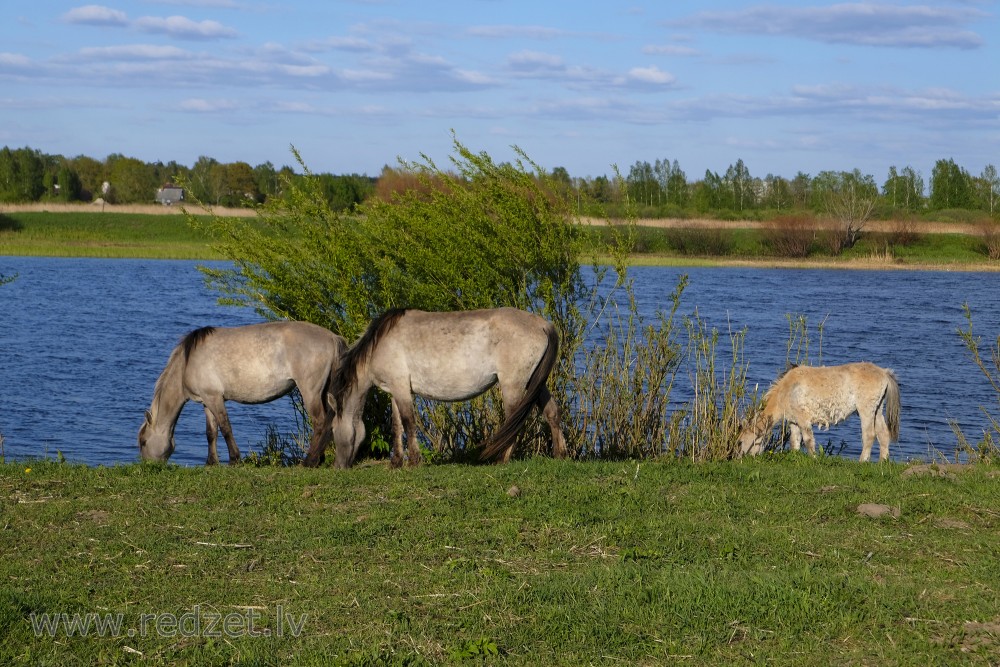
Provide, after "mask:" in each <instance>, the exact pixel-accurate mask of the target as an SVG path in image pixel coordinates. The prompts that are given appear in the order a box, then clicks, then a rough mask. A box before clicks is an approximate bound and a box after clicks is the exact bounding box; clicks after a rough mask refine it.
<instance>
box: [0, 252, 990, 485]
mask: <svg viewBox="0 0 1000 667" xmlns="http://www.w3.org/2000/svg"><path fill="white" fill-rule="evenodd" d="M198 264H199V263H198V262H190V261H163V260H117V259H116V260H104V259H60V258H32V257H0V273H3V274H5V275H10V274H13V273H17V274H19V275H18V278H17V280H15V281H14V282H13V283H10V284H8V285H5V286H3V287H0V433H2V434H3V435H4V437H5V443H4V449H5V454H6V456H7V458H8V460H10V459H11V458H14V459H18V458H24V457H29V456H55V454H56V452H57V451H58V452H61V453H62V454H63V455H64V456H66V457H67V458H68V459H69V460H71V461H77V462H83V463H87V464H92V465H97V464H104V465H111V464H116V463H128V462H132V461H135V460H137V454H138V450H137V446H136V434H137V432H138V429H139V426H140V425H141V423H142V414H143V410H144V409H145V408H147V407H148V406H149V402H150V400H151V398H152V393H153V385H154V383H155V382H156V378H157V377H158V376H159V373H160V371H161V370H162V369H163V365H164V364H165V363H166V360H167V357H168V356H169V354H170V351H171V349H172V348H173V346H174V345H175V344H176V343H177V341H178V339H179V338H180V337H181V336H182V335H183V334H184V333H186V332H187V331H190V330H191V329H194V328H197V327H200V326H204V325H209V324H211V325H220V326H238V325H242V324H249V323H251V322H257V321H260V318H259V317H258V316H257V315H256V314H255V313H253V312H252V311H250V310H247V309H241V308H234V307H230V306H221V305H218V304H217V303H216V298H217V294H216V293H214V292H212V291H210V290H208V289H207V288H206V287H205V286H204V283H203V281H202V277H201V274H200V273H199V272H198V271H197V270H196V266H197V265H198ZM200 264H206V265H210V266H223V265H222V264H219V263H211V262H201V263H200ZM682 273H687V274H688V275H689V277H690V282H689V285H688V288H687V289H686V290H685V293H684V297H683V300H682V306H681V310H680V314H681V315H687V316H690V315H692V314H693V313H694V312H695V310H697V312H698V315H699V316H700V317H701V319H702V320H703V321H706V322H707V323H708V324H709V325H710V326H712V327H715V328H717V329H719V331H720V334H721V336H720V343H719V346H718V348H717V353H716V354H717V366H718V368H719V369H720V370H722V369H728V358H729V357H728V355H729V343H728V332H729V331H739V330H741V329H743V328H744V327H746V328H747V334H746V338H745V344H744V358H745V360H746V361H747V362H748V363H749V377H750V381H751V386H752V385H753V384H754V383H756V384H758V385H759V387H760V389H761V391H763V390H764V389H766V387H767V386H768V385H769V384H770V383H771V382H772V381H773V380H774V378H775V377H776V376H777V375H778V374H779V373H780V372H781V370H782V369H783V368H784V365H785V359H786V345H787V341H788V334H789V323H788V320H787V318H786V314H788V313H792V314H795V315H799V314H801V315H805V316H806V317H807V320H808V323H809V334H810V338H811V347H810V356H811V358H812V360H813V363H816V362H817V361H818V358H817V357H818V353H819V349H818V348H819V342H820V341H819V333H818V331H817V329H816V327H817V325H818V324H820V323H821V322H822V323H823V327H824V328H823V334H822V362H823V363H825V364H828V365H830V364H840V363H846V362H849V361H860V360H867V361H872V362H874V363H876V364H878V365H880V366H886V367H889V368H892V369H894V370H895V371H896V374H897V376H898V378H899V381H900V389H901V392H902V397H903V417H902V428H901V437H900V442H899V443H897V444H896V445H894V446H893V449H892V456H893V458H896V459H900V460H905V459H909V458H924V459H926V458H929V457H930V456H931V453H932V451H935V450H936V451H939V452H941V453H944V454H946V455H949V456H950V455H952V454H953V453H954V449H955V444H956V440H955V436H954V435H953V434H952V431H951V428H950V427H949V425H948V421H949V420H950V419H955V420H957V421H958V422H959V423H960V425H961V426H962V428H963V429H964V430H965V432H966V434H967V435H968V436H969V437H970V438H971V439H975V438H978V437H979V436H980V435H981V433H982V430H983V429H984V428H985V427H986V426H987V420H986V418H985V417H984V416H983V414H982V412H981V410H980V406H985V407H987V408H988V409H990V410H991V411H992V412H993V413H994V414H1000V408H998V402H997V396H996V394H995V392H994V391H993V390H992V388H991V387H990V386H989V384H988V383H987V382H986V380H985V378H983V377H982V375H981V373H980V372H979V370H978V369H977V368H976V367H975V366H974V365H973V363H972V362H971V360H970V359H969V356H968V354H967V352H966V351H965V348H964V347H963V345H962V342H961V340H960V339H959V337H958V335H957V334H956V333H955V330H956V329H957V328H958V327H962V326H964V325H965V320H964V318H963V316H962V304H963V303H964V302H968V304H969V305H970V307H971V308H972V310H973V317H974V325H975V328H976V330H977V331H978V332H979V333H980V334H982V335H983V337H984V343H985V344H986V347H987V349H989V347H990V345H991V344H995V341H996V336H997V334H998V333H1000V273H963V272H923V271H853V270H851V271H842V270H785V269H751V268H718V269H717V268H691V269H683V270H681V269H673V268H636V269H632V270H631V275H632V276H633V277H634V278H635V281H636V282H635V285H636V296H637V298H638V302H639V306H640V309H641V310H642V311H643V312H645V313H647V314H652V312H653V311H654V310H655V309H656V308H669V305H670V295H671V293H672V292H673V291H674V289H675V287H676V284H677V280H678V278H679V276H680V275H681V274H682ZM686 381H687V378H686V377H684V376H683V375H682V377H679V378H678V384H679V386H678V387H677V389H676V390H675V391H676V395H677V396H683V395H684V391H685V389H684V384H685V382H686ZM230 416H231V418H232V422H233V429H234V432H235V434H236V438H237V441H238V442H239V444H240V448H241V450H242V451H243V452H244V453H245V452H247V451H248V450H249V449H251V448H255V449H258V450H259V448H260V443H261V442H262V441H263V439H264V437H265V432H266V428H267V426H268V424H272V423H273V424H276V425H277V426H278V428H279V429H280V430H282V431H285V432H289V431H294V430H295V416H294V410H293V408H292V405H291V403H290V401H289V400H288V399H282V400H280V401H277V402H275V403H272V404H267V405H258V406H241V405H239V404H231V405H230ZM204 429H205V422H204V413H203V412H202V410H201V407H200V406H199V405H197V404H194V403H189V404H188V405H187V407H186V408H185V409H184V412H183V413H182V414H181V420H180V422H179V423H178V427H177V432H176V441H177V451H176V452H175V454H174V456H173V457H172V458H171V461H172V462H176V463H180V464H185V465H195V464H201V463H203V462H204V460H205V456H206V450H207V448H206V444H205V435H204ZM817 439H818V440H819V442H821V443H832V444H833V445H834V446H835V448H838V447H839V446H840V444H841V443H842V442H844V443H846V447H845V448H844V449H843V450H842V454H843V455H844V456H850V457H853V458H856V457H857V456H858V453H859V452H860V430H859V425H858V421H857V418H856V417H853V418H851V419H850V420H848V422H847V423H845V424H844V425H842V426H839V427H834V428H832V429H830V431H829V432H818V433H817ZM220 454H221V456H222V457H223V460H225V456H226V455H225V447H224V446H222V447H221V448H220Z"/></svg>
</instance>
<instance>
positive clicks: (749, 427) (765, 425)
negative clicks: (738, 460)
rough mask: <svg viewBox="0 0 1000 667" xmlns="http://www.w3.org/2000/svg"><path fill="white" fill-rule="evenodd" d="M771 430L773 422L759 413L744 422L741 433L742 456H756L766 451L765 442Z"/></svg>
mask: <svg viewBox="0 0 1000 667" xmlns="http://www.w3.org/2000/svg"><path fill="white" fill-rule="evenodd" d="M770 430H771V420H770V419H768V418H767V417H765V416H764V415H763V414H760V413H757V414H755V415H753V416H751V417H749V418H747V420H746V421H745V422H743V430H742V431H741V432H740V441H739V442H740V453H739V455H740V456H746V455H747V454H749V455H751V456H756V455H757V454H760V453H761V451H763V449H764V440H765V438H766V437H767V434H768V432H769V431H770Z"/></svg>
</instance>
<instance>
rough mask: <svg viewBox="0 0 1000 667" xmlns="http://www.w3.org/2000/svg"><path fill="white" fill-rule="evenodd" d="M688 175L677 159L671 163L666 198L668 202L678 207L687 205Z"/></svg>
mask: <svg viewBox="0 0 1000 667" xmlns="http://www.w3.org/2000/svg"><path fill="white" fill-rule="evenodd" d="M689 198H690V197H689V193H688V182H687V175H686V174H685V173H684V171H683V170H682V169H681V166H680V164H678V163H677V160H674V161H673V164H671V165H670V176H668V177H667V186H666V199H667V203H669V204H673V205H675V206H677V207H684V206H687V203H688V199H689Z"/></svg>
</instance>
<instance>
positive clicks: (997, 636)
mask: <svg viewBox="0 0 1000 667" xmlns="http://www.w3.org/2000/svg"><path fill="white" fill-rule="evenodd" d="M960 646H961V648H962V652H964V653H970V652H973V651H979V650H987V651H989V652H990V653H992V652H994V651H996V650H997V648H1000V619H998V620H993V621H990V622H988V623H980V622H978V621H966V622H965V623H963V624H962V638H961V644H960Z"/></svg>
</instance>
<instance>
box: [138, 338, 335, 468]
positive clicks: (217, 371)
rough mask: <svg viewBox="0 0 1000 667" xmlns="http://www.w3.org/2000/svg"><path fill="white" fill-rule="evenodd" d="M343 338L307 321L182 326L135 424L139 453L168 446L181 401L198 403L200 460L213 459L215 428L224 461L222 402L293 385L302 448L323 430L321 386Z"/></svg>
mask: <svg viewBox="0 0 1000 667" xmlns="http://www.w3.org/2000/svg"><path fill="white" fill-rule="evenodd" d="M346 351H347V341H345V340H344V339H343V338H342V337H340V336H338V335H336V334H334V333H333V332H331V331H330V330H328V329H325V328H323V327H321V326H318V325H315V324H311V323H309V322H284V321H283V322H264V323H261V324H250V325H247V326H241V327H202V328H200V329H195V330H194V331H191V332H189V333H188V334H186V335H185V336H184V337H183V338H181V341H180V343H179V344H178V345H177V346H176V347H175V348H174V350H173V352H171V354H170V358H169V360H168V361H167V365H166V367H164V369H163V372H162V373H161V374H160V377H159V378H158V379H157V380H156V386H155V388H154V389H153V402H152V404H151V405H150V407H149V409H148V410H146V411H145V421H144V422H143V424H142V427H141V428H140V429H139V454H140V456H141V458H142V459H143V460H153V461H166V460H167V459H168V458H170V455H171V454H173V452H174V428H175V426H176V425H177V419H178V418H179V417H180V414H181V409H182V408H183V407H184V404H185V403H187V401H189V400H191V401H196V402H198V403H201V404H202V405H203V406H204V408H205V422H206V431H205V432H206V435H207V437H208V460H207V461H206V462H205V464H206V465H213V464H216V463H218V462H219V454H218V452H217V450H216V440H217V437H218V432H219V431H220V430H221V431H222V435H223V437H224V438H225V439H226V446H227V447H228V448H229V463H230V464H232V463H236V462H237V461H239V458H240V450H239V448H238V447H237V446H236V440H235V438H234V437H233V429H232V426H231V425H230V423H229V415H228V413H227V412H226V405H225V402H226V401H236V402H238V403H268V402H270V401H273V400H275V399H278V398H281V397H282V396H285V395H286V394H288V393H289V392H291V391H292V389H294V388H296V387H298V390H299V393H300V394H302V401H303V403H304V405H305V409H306V412H307V413H308V415H309V419H310V421H311V423H312V426H313V434H312V438H311V443H310V447H312V446H314V445H315V444H316V443H317V442H318V441H319V439H321V438H323V437H329V434H328V433H326V432H324V429H323V426H324V424H325V423H326V417H327V415H326V412H327V409H326V405H327V404H326V400H325V396H326V392H327V391H329V387H330V380H331V378H332V377H333V373H334V371H336V370H337V368H339V366H340V359H341V358H342V357H343V355H344V354H345V353H346Z"/></svg>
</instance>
